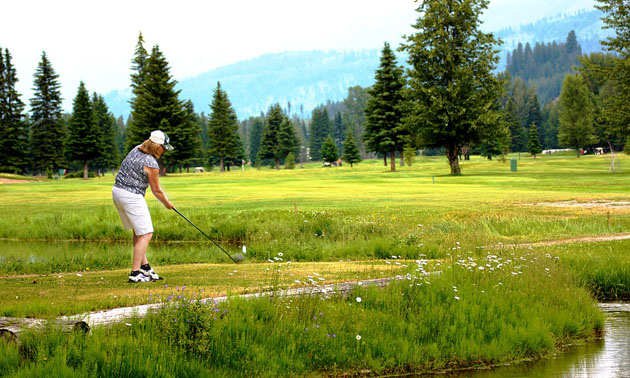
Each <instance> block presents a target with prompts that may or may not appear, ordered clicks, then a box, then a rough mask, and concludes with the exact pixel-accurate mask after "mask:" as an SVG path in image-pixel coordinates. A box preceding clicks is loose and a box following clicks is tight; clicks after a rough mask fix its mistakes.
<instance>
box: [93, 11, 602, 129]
mask: <svg viewBox="0 0 630 378" xmlns="http://www.w3.org/2000/svg"><path fill="white" fill-rule="evenodd" d="M601 16H602V13H601V12H600V11H598V10H590V11H586V10H584V11H578V12H575V13H574V14H570V15H551V16H548V17H545V18H541V19H539V20H538V21H536V22H534V23H530V24H524V25H518V26H515V27H510V28H505V29H501V30H499V31H496V32H493V33H494V34H495V36H496V37H498V38H500V39H501V40H502V41H503V42H504V44H503V45H502V46H501V47H500V50H501V52H500V57H501V63H500V64H499V66H498V70H503V69H504V67H505V57H506V53H507V52H508V51H512V50H513V49H514V48H516V46H517V44H518V43H519V42H521V43H523V44H525V43H530V44H532V45H533V44H535V43H536V42H541V43H543V42H544V43H550V42H553V41H557V42H564V40H565V39H566V36H567V34H568V33H569V31H570V30H575V31H576V34H577V37H578V42H579V43H580V45H581V46H582V51H583V53H590V52H595V51H600V50H601V45H600V44H599V41H600V40H601V39H604V38H605V37H606V36H608V35H610V33H609V32H608V31H606V30H604V29H602V26H603V22H602V21H601ZM379 56H380V49H368V50H357V51H336V50H311V51H292V52H281V53H269V54H264V55H260V56H258V57H255V58H251V59H247V60H243V61H240V62H236V63H234V64H230V65H227V66H222V67H218V68H216V69H213V70H210V71H207V72H204V73H201V74H199V75H196V76H192V77H188V78H183V79H181V80H179V81H178V83H177V85H176V89H178V90H181V93H180V98H181V99H182V100H184V101H187V100H188V99H190V100H191V101H192V102H193V104H194V108H195V111H196V112H197V113H201V112H204V113H206V114H207V113H208V112H209V111H210V106H209V104H210V102H211V100H212V93H213V91H214V90H215V89H216V86H217V82H220V83H221V87H222V88H223V89H224V90H225V91H226V92H227V94H228V97H229V99H230V101H231V102H232V106H233V107H234V109H235V111H236V113H237V117H238V118H239V119H241V120H242V119H246V118H247V117H250V116H256V115H259V114H260V113H261V112H263V113H264V112H266V111H267V110H268V109H269V107H270V106H271V105H273V104H275V103H279V104H280V105H281V106H282V107H283V108H288V103H289V102H290V103H291V113H292V114H296V115H298V116H300V117H303V118H309V117H310V112H311V111H312V109H314V108H315V107H317V106H319V105H320V104H323V103H326V102H327V101H328V100H330V101H341V100H343V99H344V98H345V97H346V96H347V90H348V88H349V87H352V86H356V85H359V86H362V87H368V86H370V85H372V83H373V82H374V72H375V70H376V69H377V68H378V66H379V63H380V58H379ZM401 57H402V55H401V54H399V55H398V63H399V64H401V65H402V64H405V59H401ZM130 98H131V90H130V89H129V88H127V89H122V90H118V91H112V92H109V93H108V94H106V95H105V100H106V102H107V104H108V106H109V108H110V111H111V112H112V113H113V114H114V115H115V116H116V117H118V116H121V115H122V116H124V117H127V116H128V114H129V111H130V106H129V100H130Z"/></svg>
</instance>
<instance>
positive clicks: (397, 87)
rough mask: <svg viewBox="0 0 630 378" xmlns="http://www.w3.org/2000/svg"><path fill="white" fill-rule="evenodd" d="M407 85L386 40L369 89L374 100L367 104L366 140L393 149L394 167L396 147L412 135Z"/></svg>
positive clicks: (373, 146)
mask: <svg viewBox="0 0 630 378" xmlns="http://www.w3.org/2000/svg"><path fill="white" fill-rule="evenodd" d="M404 86H405V81H404V79H403V70H402V68H400V67H398V64H397V63H396V56H395V55H394V52H393V51H392V50H391V48H390V47H389V43H387V42H386V43H385V46H384V47H383V50H382V52H381V64H380V67H379V69H378V70H376V75H375V82H374V85H373V86H372V88H370V89H369V90H368V93H369V94H370V100H369V101H368V102H367V106H366V108H365V115H366V119H367V122H366V124H365V134H363V140H364V141H365V143H366V145H367V147H368V149H369V150H370V151H374V152H380V153H383V154H385V153H388V152H389V153H390V163H391V170H392V171H395V170H396V151H400V150H402V149H403V146H404V145H405V144H407V143H409V139H410V138H409V137H410V133H409V132H408V131H407V128H406V127H405V124H404V123H403V121H402V120H403V110H404V102H405V98H404V95H403V88H404Z"/></svg>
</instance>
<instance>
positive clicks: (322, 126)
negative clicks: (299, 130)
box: [309, 107, 331, 161]
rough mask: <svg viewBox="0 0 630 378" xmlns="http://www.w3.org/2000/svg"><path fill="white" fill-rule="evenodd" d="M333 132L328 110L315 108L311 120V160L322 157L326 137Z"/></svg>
mask: <svg viewBox="0 0 630 378" xmlns="http://www.w3.org/2000/svg"><path fill="white" fill-rule="evenodd" d="M330 133H331V127H330V119H329V118H328V110H326V108H325V107H324V108H323V109H314V110H313V118H312V121H311V132H310V143H309V149H310V150H309V152H310V156H311V160H313V161H317V160H321V159H322V155H321V149H322V143H324V139H326V137H327V136H328V135H329V134H330Z"/></svg>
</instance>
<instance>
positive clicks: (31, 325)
mask: <svg viewBox="0 0 630 378" xmlns="http://www.w3.org/2000/svg"><path fill="white" fill-rule="evenodd" d="M49 328H50V329H60V330H61V331H62V332H74V331H83V332H88V331H89V330H90V326H89V325H88V324H87V323H86V322H85V321H83V320H80V319H51V320H47V319H32V318H8V317H3V318H0V336H1V337H4V338H7V339H9V340H14V341H17V340H18V338H19V335H20V333H23V332H24V331H26V330H30V329H32V330H44V329H49Z"/></svg>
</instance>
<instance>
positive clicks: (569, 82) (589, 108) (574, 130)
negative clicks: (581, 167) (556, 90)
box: [558, 75, 595, 157]
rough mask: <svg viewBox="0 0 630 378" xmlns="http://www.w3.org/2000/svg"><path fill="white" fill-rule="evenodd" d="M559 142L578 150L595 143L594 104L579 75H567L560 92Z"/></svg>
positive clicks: (578, 152)
mask: <svg viewBox="0 0 630 378" xmlns="http://www.w3.org/2000/svg"><path fill="white" fill-rule="evenodd" d="M558 118H559V121H560V125H559V126H558V141H559V142H560V143H561V144H563V145H566V146H570V147H573V148H575V149H576V150H577V156H578V157H580V149H581V148H582V147H586V146H588V145H590V144H592V143H594V142H595V134H594V130H593V119H594V115H593V104H592V102H591V99H590V97H589V92H588V88H587V87H586V84H585V83H584V81H583V80H582V78H581V76H579V75H567V76H566V78H565V79H564V82H563V83H562V92H560V109H559V112H558Z"/></svg>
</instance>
